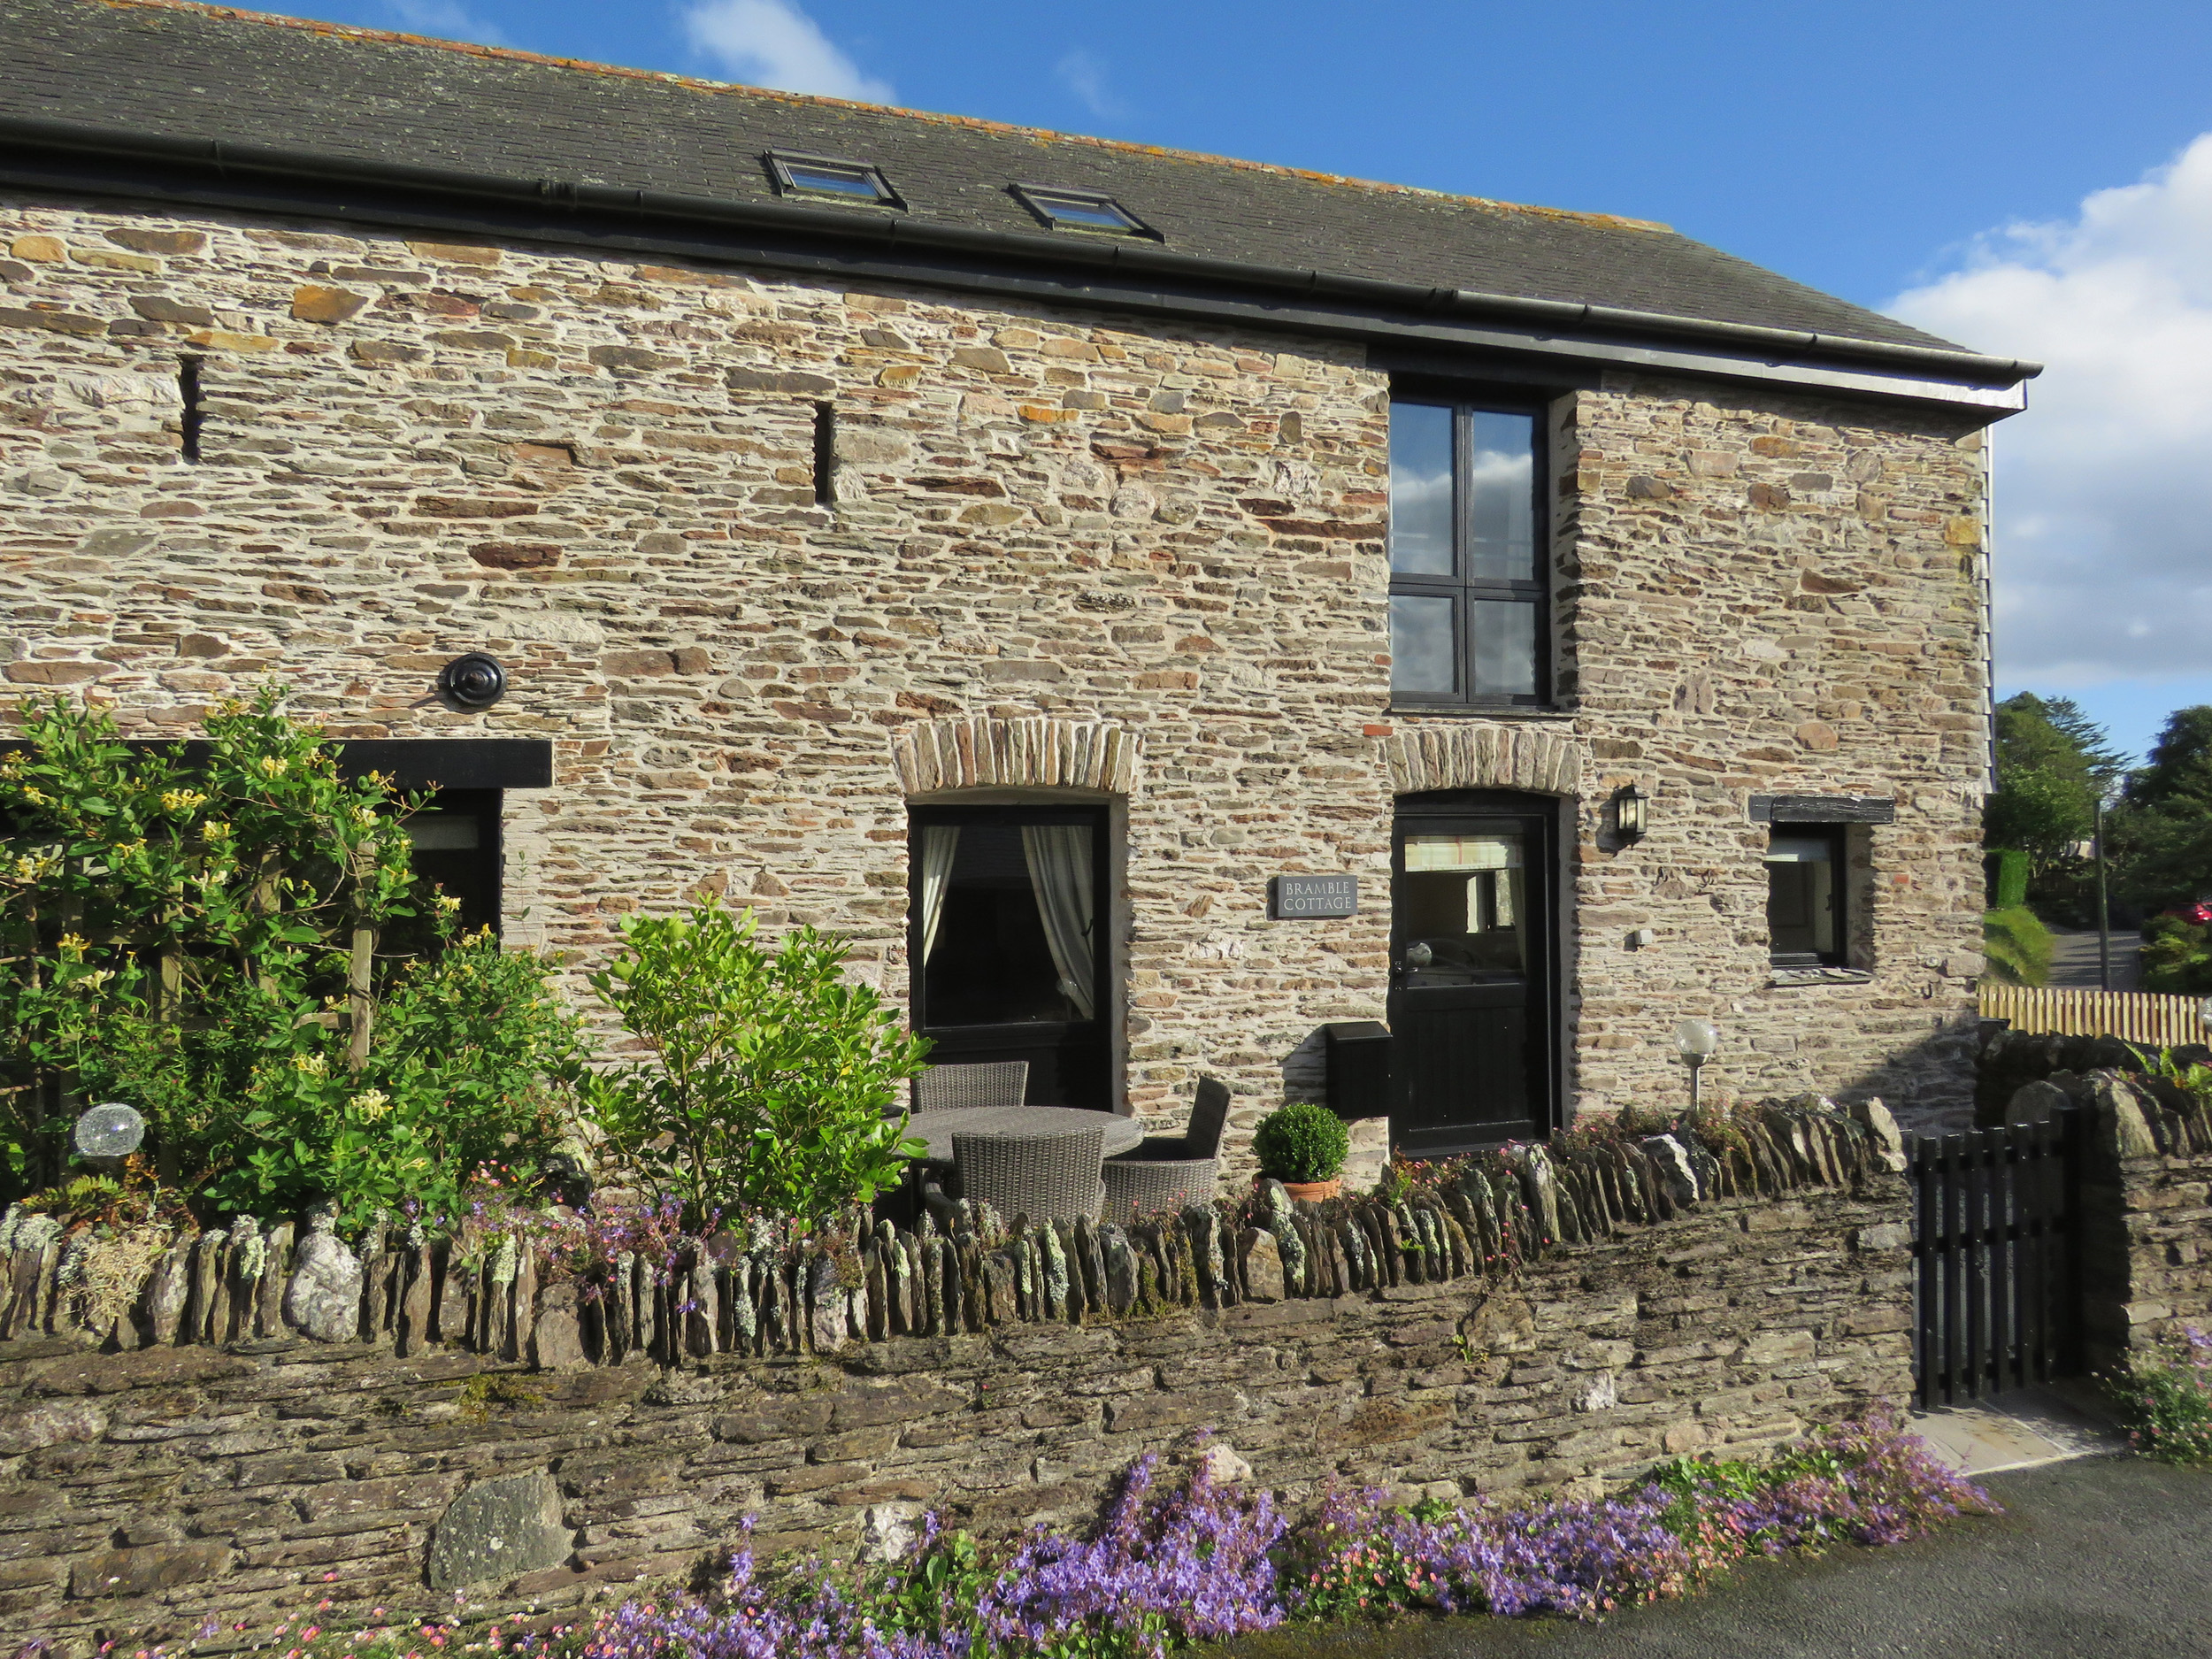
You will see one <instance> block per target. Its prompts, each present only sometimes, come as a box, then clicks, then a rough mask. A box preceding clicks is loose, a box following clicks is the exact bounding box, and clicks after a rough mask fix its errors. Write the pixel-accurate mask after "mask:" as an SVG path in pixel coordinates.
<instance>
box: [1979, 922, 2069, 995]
mask: <svg viewBox="0 0 2212 1659" xmlns="http://www.w3.org/2000/svg"><path fill="white" fill-rule="evenodd" d="M2056 944H2057V941H2055V940H2054V939H2053V938H2052V937H2051V930H2050V929H2049V928H2047V927H2046V926H2043V923H2042V921H2041V920H2040V919H2039V918H2038V917H2037V916H2036V914H2035V912H2034V911H2033V910H2029V909H2027V908H2026V907H2025V906H2020V907H2018V908H2016V909H2013V910H1991V911H1988V912H1987V913H1986V914H1985V915H1984V916H1983V918H1982V953H1983V955H1984V956H1985V957H1986V958H1987V960H1988V963H1989V968H1988V972H1989V977H1990V978H1991V979H2001V980H2003V981H2005V982H2006V983H2007V984H2009V985H2042V984H2045V983H2047V982H2048V980H2049V979H2050V977H2051V953H2052V951H2053V950H2054V949H2055V948H2056Z"/></svg>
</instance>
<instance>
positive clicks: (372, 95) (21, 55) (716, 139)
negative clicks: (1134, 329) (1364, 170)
mask: <svg viewBox="0 0 2212 1659" xmlns="http://www.w3.org/2000/svg"><path fill="white" fill-rule="evenodd" d="M7 116H14V117H33V118H45V119H59V120H68V121H77V122H86V123H91V124H95V125H98V126H105V127H119V128H125V129H129V130H132V131H135V132H141V133H150V134H160V135H162V136H165V137H170V138H188V139H212V140H219V141H221V142H231V143H250V144H260V145H269V146H275V147H279V148H285V149H296V150H303V151H315V152H319V153H322V154H326V155H334V156H340V157H350V158H354V159H357V160H364V161H376V162H388V163H405V164H411V165H424V166H435V167H444V168H450V169H454V170H457V171H463V172H469V173H489V174H495V175H502V176H507V177H514V178H523V179H543V178H557V179H564V180H572V181H576V182H580V183H587V184H594V183H595V184H604V185H609V186H614V187H618V188H624V189H643V190H654V191H664V192H670V193H674V194H680V195H686V196H710V197H718V198H721V199H725V200H738V201H749V202H756V203H760V204H773V203H775V202H776V201H777V200H778V197H777V196H776V194H775V191H774V189H773V188H772V184H771V181H770V178H769V174H768V172H767V169H766V166H765V165H764V161H763V155H764V152H765V151H766V150H771V149H781V150H802V151H810V152H814V153H818V154H826V155H832V156H840V157H850V158H853V159H857V160H863V161H868V162H872V163H874V164H875V165H878V166H879V167H881V168H882V169H883V170H884V172H885V173H887V175H888V176H889V177H890V179H891V180H892V182H893V184H894V185H895V188H897V189H898V191H899V192H900V194H901V195H902V196H903V197H904V199H905V202H906V204H907V205H908V209H909V211H910V216H911V218H913V219H916V220H921V221H929V222H933V223H937V224H941V225H945V226H949V227H965V228H968V229H974V230H987V231H1010V232H1018V233H1024V234H1031V235H1034V234H1038V233H1039V232H1040V230H1041V227H1040V226H1039V224H1038V222H1037V220H1036V219H1034V218H1033V216H1032V215H1031V214H1030V212H1029V211H1027V210H1026V209H1025V207H1023V205H1022V204H1020V203H1019V202H1018V200H1017V199H1016V198H1015V197H1014V196H1013V195H1012V194H1011V193H1010V190H1009V188H1008V187H1009V186H1010V185H1011V184H1015V183H1025V184H1033V185H1047V186H1057V187H1061V188H1074V189H1089V190H1096V191H1101V192H1104V193H1106V194H1109V195H1111V196H1115V197H1116V198H1118V200H1120V201H1121V202H1123V203H1124V204H1126V205H1127V206H1128V207H1129V208H1130V209H1131V210H1132V211H1133V212H1135V213H1136V214H1137V215H1138V216H1139V217H1140V218H1141V219H1143V220H1144V221H1145V222H1146V223H1147V224H1148V225H1150V226H1151V227H1154V228H1155V229H1156V230H1157V231H1159V232H1160V233H1161V234H1162V235H1163V236H1164V243H1165V246H1166V247H1167V248H1168V249H1170V250H1176V251H1179V252H1182V253H1187V254H1195V255H1201V256H1205V257H1212V258H1217V259H1224V260H1229V261H1234V262H1237V263H1240V264H1244V265H1266V266H1274V267H1288V268H1294V269H1301V270H1304V269H1311V270H1318V271H1321V272H1323V273H1328V274H1331V275H1342V276H1352V277H1380V278H1385V279H1387V280H1392V281H1396V282H1405V283H1412V284H1417V285H1420V286H1424V287H1433V288H1460V289H1465V290H1470V291H1472V292H1477V293H1485V294H1493V295H1504V296H1513V297H1516V298H1523V299H1538V300H1554V301H1563V302H1568V303H1584V304H1592V305H1601V306H1609V307H1617V308H1620V309H1623V310H1626V311H1642V312H1655V313H1662V314H1665V315H1669V316H1676V317H1686V318H1694V319H1700V320H1701V321H1706V322H1721V323H1736V324H1745V325H1749V326H1757V327H1767V328H1777V329H1788V330H1798V331H1804V332H1808V333H1815V334H1823V335H1828V336H1836V337H1841V338H1844V339H1848V340H1860V341H1869V342H1886V343H1889V344H1894V345H1911V346H1932V347H1945V346H1947V343H1948V342H1944V341H1941V340H1939V339H1937V338H1936V337H1935V336H1933V335H1931V334H1923V333H1922V332H1920V331H1919V330H1917V329H1915V328H1911V327H1908V326H1906V325H1905V324H1903V323H1901V322H1898V321H1895V320H1894V319H1890V318H1886V317H1883V316H1880V315H1878V313H1876V312H1874V311H1868V310H1866V309H1864V308H1863V307H1861V306H1857V305H1853V304H1850V303H1847V302H1846V301H1843V300H1839V299H1836V298H1834V297H1832V296H1829V295H1825V294H1823V293H1820V292H1819V291H1817V290H1816V289H1814V288H1807V287H1805V286H1803V285H1802V284H1801V283H1797V282H1793V281H1791V280H1788V279H1787V278H1785V277H1781V276H1778V275H1777V274H1775V273H1772V272H1770V271H1767V270H1764V269H1763V268H1761V267H1760V266H1757V265H1752V264H1750V263H1748V262H1747V261H1745V260H1741V259H1738V258H1734V257H1731V256H1730V255H1727V254H1724V253H1722V252H1720V251H1719V250H1717V249H1713V248H1709V247H1707V246H1705V245H1704V244H1703V243H1701V242H1694V241H1692V240H1691V239H1690V238H1688V237H1686V236H1682V235H1678V234H1676V233H1675V232H1673V231H1672V230H1671V229H1668V228H1667V227H1663V226H1658V225H1651V224H1647V223H1644V222H1641V221H1638V220H1633V219H1618V218H1614V217H1610V216H1608V215H1601V214H1586V213H1574V212H1566V211H1556V210H1551V209H1545V208H1532V207H1523V206H1517V205H1513V204H1505V203H1499V202H1490V201H1484V200H1479V199H1476V198H1471V197H1463V196H1445V195H1440V194H1438V193H1435V192H1431V191H1424V190H1415V189H1409V188H1402V187H1398V186H1392V185H1382V184H1373V183H1367V182H1363V181H1361V180H1348V179H1339V178H1334V177H1331V176H1328V175H1325V174H1320V173H1302V172H1299V171H1297V170H1294V169H1291V168H1285V167H1276V166H1269V165H1260V164H1256V163H1250V162H1240V161H1233V160H1225V159H1223V158H1221V157H1211V156H1199V155H1193V154H1187V153H1185V152H1182V151H1178V150H1158V149H1151V148H1147V147H1144V146H1140V145H1133V144H1125V143H1117V142H1107V141H1103V140H1098V139H1090V138H1081V137H1074V136H1070V135H1066V134H1055V133H1047V132H1040V131H1035V130H1032V129H1028V128H1022V127H1006V126H1001V125H997V124H995V123H990V122H984V121H977V120H971V119H962V118H958V117H949V116H939V115H927V114H918V113H915V112H912V111H901V110H891V109H885V108H880V107H878V106H875V105H872V104H851V103H846V102H843V101H841V100H837V99H832V98H818V97H809V96H800V95H797V94H791V93H781V92H773V91H767V90H763V89H761V88H754V87H735V86H726V85H722V84H719V83H717V82H711V81H697V80H692V79H688V78H686V77H682V76H676V75H666V74H656V73H646V72H643V71H637V70H628V69H618V68H611V67H608V66H604V65H588V64H579V63H571V62H566V61H564V60H560V59H554V58H540V57H536V56H534V55H532V54H528V53H520V52H507V51H499V50H493V49H489V48H485V47H476V46H462V45H454V44H450V43H446V42H433V41H426V40H421V39H418V38H415V37H411V36H407V35H388V34H381V33H377V32H374V31H369V30H362V29H352V28H345V27H339V26H336V25H332V24H321V23H306V22H302V21H298V20H296V19H288V18H276V17H270V16H266V15H264V14H260V13H256V12H237V11H229V10H224V9H219V8H215V7H209V6H201V5H195V4H180V0H0V117H7ZM842 211H853V212H874V211H881V210H876V209H867V208H852V209H849V210H842ZM1060 234H1069V233H1060ZM1954 349H1955V348H1954Z"/></svg>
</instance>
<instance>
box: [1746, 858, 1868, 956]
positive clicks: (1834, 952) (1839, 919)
mask: <svg viewBox="0 0 2212 1659" xmlns="http://www.w3.org/2000/svg"><path fill="white" fill-rule="evenodd" d="M1782 837H1787V838H1789V839H1790V840H1793V841H1810V840H1812V839H1814V838H1816V837H1817V838H1819V839H1821V840H1824V841H1826V842H1827V843H1828V861H1829V862H1828V868H1829V877H1828V889H1829V896H1830V900H1831V902H1832V903H1833V905H1834V907H1835V945H1834V948H1833V949H1829V950H1825V951H1816V950H1777V949H1775V948H1774V923H1773V920H1772V916H1773V904H1774V872H1775V870H1776V868H1777V866H1776V865H1775V864H1774V863H1773V862H1771V861H1770V860H1767V859H1765V858H1764V857H1762V863H1763V864H1764V865H1765V869H1766V878H1767V907H1768V908H1767V915H1768V922H1767V962H1768V964H1769V965H1770V966H1771V967H1775V968H1778V969H1782V970H1785V971H1789V970H1801V969H1808V968H1847V967H1849V966H1850V965H1851V926H1852V921H1853V918H1852V914H1851V835H1850V830H1849V826H1847V825H1842V824H1794V823H1779V824H1774V825H1771V826H1769V828H1768V831H1767V846H1768V848H1769V849H1771V848H1772V847H1773V845H1774V843H1775V841H1777V840H1778V839H1779V838H1782Z"/></svg>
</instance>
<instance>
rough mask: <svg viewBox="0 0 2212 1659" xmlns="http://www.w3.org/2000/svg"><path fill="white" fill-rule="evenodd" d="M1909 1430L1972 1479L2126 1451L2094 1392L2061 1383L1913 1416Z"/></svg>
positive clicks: (2123, 1438) (2125, 1442) (2121, 1435)
mask: <svg viewBox="0 0 2212 1659" xmlns="http://www.w3.org/2000/svg"><path fill="white" fill-rule="evenodd" d="M1911 1428H1912V1432H1914V1433H1916V1434H1917V1435H1919V1436H1920V1437H1921V1439H1923V1440H1926V1441H1927V1442H1928V1447H1929V1449H1930V1450H1932V1452H1934V1453H1935V1455H1937V1456H1938V1457H1939V1458H1941V1459H1942V1460H1943V1461H1944V1462H1945V1463H1948V1464H1949V1465H1950V1466H1951V1467H1952V1468H1954V1469H1955V1470H1957V1471H1959V1472H1960V1473H1961V1474H1964V1475H1973V1476H1977V1477H1979V1476H1982V1475H1993V1474H1999V1473H2001V1472H2002V1471H2006V1470H2008V1469H2035V1468H2039V1467H2040V1466H2041V1465H2042V1464H2045V1463H2058V1462H2061V1461H2062V1460H2063V1459H2066V1458H2069V1457H2102V1456H2110V1455H2114V1454H2116V1453H2120V1452H2124V1451H2126V1450H2127V1449H2128V1440H2127V1436H2126V1435H2125V1434H2124V1433H2123V1432H2121V1431H2120V1430H2119V1429H2118V1428H2116V1427H2115V1426H2114V1425H2113V1423H2112V1419H2111V1417H2110V1416H2109V1415H2108V1413H2107V1412H2106V1411H2105V1410H2104V1409H2103V1408H2102V1405H2101V1402H2100V1401H2099V1400H2098V1398H2097V1395H2096V1394H2095V1393H2094V1391H2093V1389H2092V1388H2088V1387H2084V1386H2068V1385H2064V1384H2059V1385H2055V1386H2046V1387H2034V1388H2020V1389H2014V1390H2010V1391H2008V1392H2007V1393H2005V1394H1998V1395H1995V1396H1993V1397H1992V1398H1991V1399H1988V1400H1983V1401H1977V1402H1973V1403H1971V1404H1969V1405H1962V1406H1953V1407H1947V1408H1946V1409H1942V1410H1938V1411H1916V1412H1914V1413H1913V1414H1912V1418H1911Z"/></svg>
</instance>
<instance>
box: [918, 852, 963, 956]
mask: <svg viewBox="0 0 2212 1659" xmlns="http://www.w3.org/2000/svg"><path fill="white" fill-rule="evenodd" d="M959 849H960V826H958V825H956V824H928V825H925V826H923V828H922V960H923V961H924V962H927V961H928V960H929V953H930V952H931V951H933V950H934V949H937V924H938V923H940V922H941V921H943V920H944V919H945V889H946V888H947V887H949V886H951V885H952V857H953V855H954V854H955V853H956V852H957V851H959Z"/></svg>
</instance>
